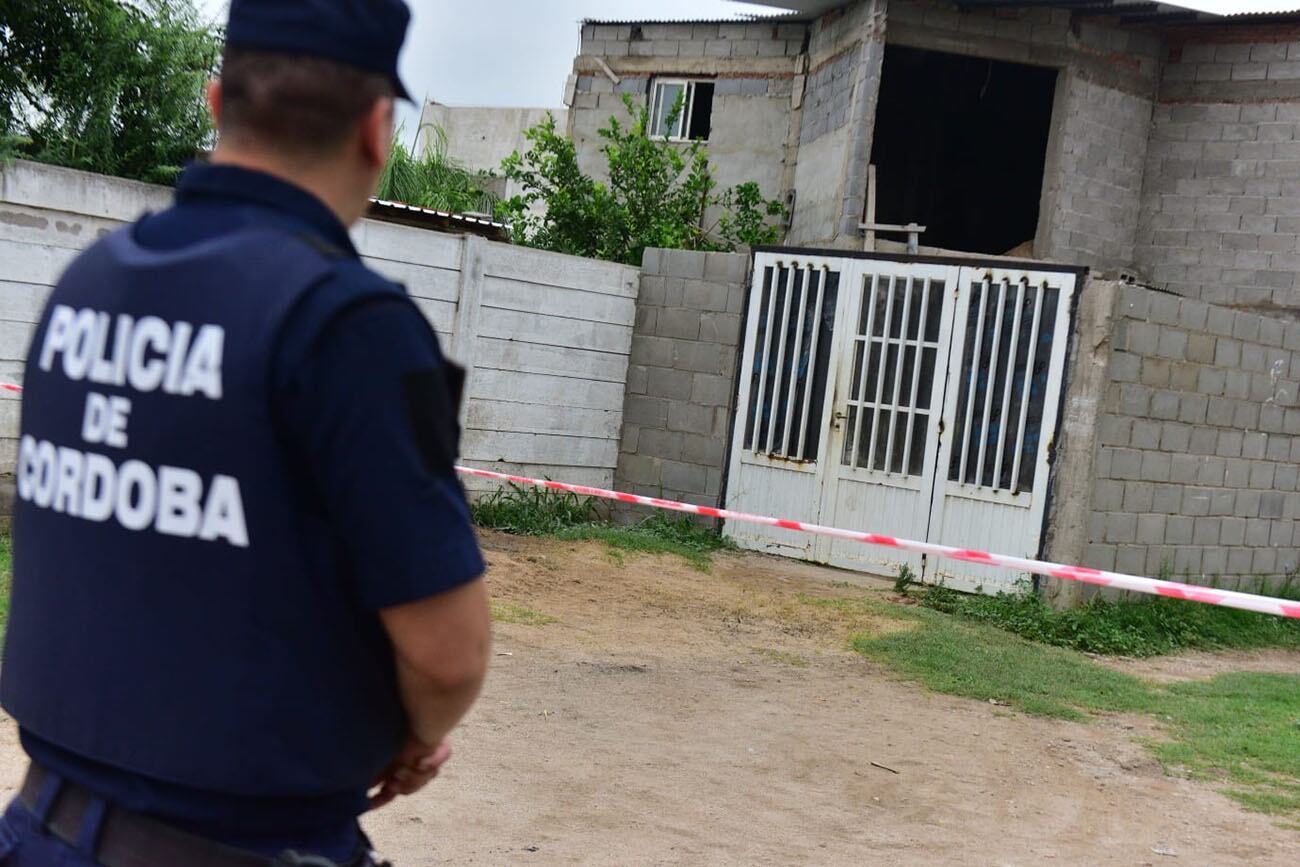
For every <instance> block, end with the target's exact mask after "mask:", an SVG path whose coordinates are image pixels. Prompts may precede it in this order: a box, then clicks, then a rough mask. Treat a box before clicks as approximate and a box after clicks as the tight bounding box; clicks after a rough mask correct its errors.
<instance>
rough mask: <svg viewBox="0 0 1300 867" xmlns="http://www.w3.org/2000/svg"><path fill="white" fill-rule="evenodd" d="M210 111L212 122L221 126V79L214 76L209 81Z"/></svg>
mask: <svg viewBox="0 0 1300 867" xmlns="http://www.w3.org/2000/svg"><path fill="white" fill-rule="evenodd" d="M208 112H209V113H211V115H212V123H213V124H215V125H216V126H217V127H218V128H220V127H221V79H219V78H214V79H212V80H211V81H209V82H208Z"/></svg>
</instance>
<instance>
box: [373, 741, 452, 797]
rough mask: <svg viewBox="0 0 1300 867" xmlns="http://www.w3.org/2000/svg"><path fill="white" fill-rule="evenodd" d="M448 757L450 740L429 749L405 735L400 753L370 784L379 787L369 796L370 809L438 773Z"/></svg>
mask: <svg viewBox="0 0 1300 867" xmlns="http://www.w3.org/2000/svg"><path fill="white" fill-rule="evenodd" d="M449 758H451V744H449V743H447V741H443V742H442V743H440V744H438V745H437V746H436V747H433V748H432V749H430V748H429V746H428V745H427V744H423V743H421V742H419V741H417V740H415V738H408V739H407V741H406V746H404V747H403V748H402V752H401V755H399V756H398V757H397V758H396V759H394V760H393V763H392V764H390V765H389V766H388V767H386V768H384V770H383V771H382V772H380V774H379V776H378V777H376V778H375V781H374V783H373V784H372V786H378V787H379V788H378V791H376V792H375V793H374V794H373V795H371V796H370V809H372V810H377V809H379V808H380V807H382V806H384V805H385V804H387V803H388V802H390V801H392V800H393V799H394V798H396V797H397V796H398V795H413V794H415V793H416V792H418V791H420V790H421V789H423V788H424V787H425V786H426V785H428V784H429V783H430V782H431V781H432V780H433V778H434V777H436V776H438V769H439V768H441V767H442V766H443V764H445V763H446V761H447V759H449Z"/></svg>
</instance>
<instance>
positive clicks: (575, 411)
mask: <svg viewBox="0 0 1300 867" xmlns="http://www.w3.org/2000/svg"><path fill="white" fill-rule="evenodd" d="M465 426H466V428H472V429H474V430H484V431H514V432H516V433H540V434H561V435H563V434H568V435H572V436H577V437H591V438H597V439H612V440H617V439H618V438H619V437H620V435H621V434H622V428H623V413H622V412H621V411H620V410H615V409H579V408H577V407H572V406H556V405H555V404H537V403H505V402H502V401H495V400H488V399H478V400H472V401H469V412H468V413H467V415H466V417H465Z"/></svg>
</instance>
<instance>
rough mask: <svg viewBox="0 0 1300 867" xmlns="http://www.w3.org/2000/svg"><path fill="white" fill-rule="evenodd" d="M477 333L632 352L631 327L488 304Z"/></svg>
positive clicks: (550, 344) (579, 347) (554, 344)
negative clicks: (520, 310)
mask: <svg viewBox="0 0 1300 867" xmlns="http://www.w3.org/2000/svg"><path fill="white" fill-rule="evenodd" d="M478 333H479V336H480V337H499V338H502V339H504V340H525V341H528V342H529V343H541V344H545V345H549V346H567V347H570V348H572V349H596V350H600V351H602V352H615V353H618V354H620V355H629V354H631V352H632V329H631V327H628V326H622V325H607V324H605V323H602V322H584V321H582V320H581V319H565V318H564V317H561V316H547V315H544V314H538V313H521V312H519V311H517V310H499V309H497V308H495V307H487V308H484V309H483V311H482V315H481V317H480V318H479V331H478Z"/></svg>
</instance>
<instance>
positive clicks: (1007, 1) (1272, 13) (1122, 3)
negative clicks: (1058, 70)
mask: <svg viewBox="0 0 1300 867" xmlns="http://www.w3.org/2000/svg"><path fill="white" fill-rule="evenodd" d="M1190 2H1192V3H1195V2H1196V0H1190ZM957 5H958V6H959V7H960V8H963V9H1014V8H1032V7H1043V6H1052V7H1055V8H1057V9H1069V10H1071V11H1072V12H1074V13H1075V14H1077V15H1090V16H1091V15H1095V16H1109V17H1118V18H1119V19H1120V21H1121V22H1122V23H1128V24H1135V23H1179V24H1195V23H1213V22H1220V23H1222V22H1223V21H1224V20H1227V19H1231V20H1233V21H1241V20H1250V19H1255V18H1258V19H1261V20H1276V19H1284V18H1287V17H1288V16H1291V17H1294V16H1295V15H1296V14H1297V13H1300V7H1297V8H1295V9H1279V8H1277V5H1278V4H1269V3H1265V2H1255V3H1250V2H1246V3H1241V4H1235V8H1233V9H1232V11H1230V12H1226V11H1221V10H1218V9H1216V10H1215V11H1204V8H1201V9H1196V8H1192V6H1191V5H1183V4H1182V3H1179V2H1177V0H957ZM1196 5H1199V6H1201V7H1205V6H1207V5H1214V4H1212V3H1211V4H1207V3H1196ZM1287 5H1288V6H1290V5H1291V3H1290V2H1288V3H1287Z"/></svg>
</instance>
